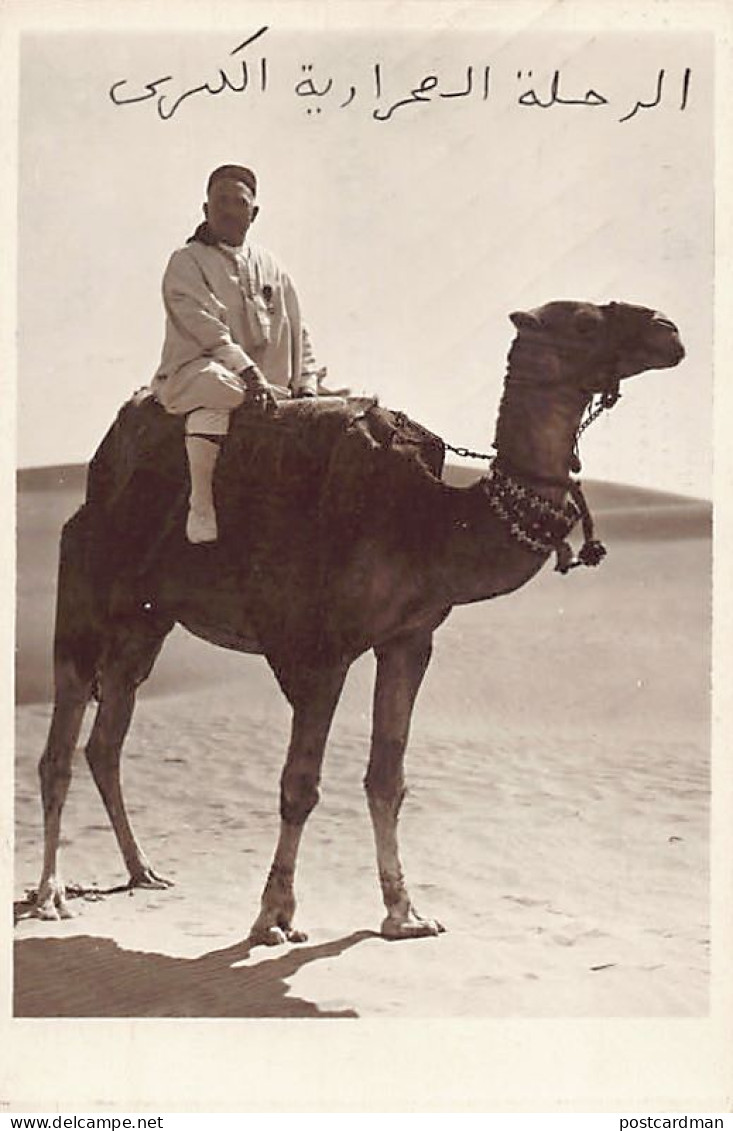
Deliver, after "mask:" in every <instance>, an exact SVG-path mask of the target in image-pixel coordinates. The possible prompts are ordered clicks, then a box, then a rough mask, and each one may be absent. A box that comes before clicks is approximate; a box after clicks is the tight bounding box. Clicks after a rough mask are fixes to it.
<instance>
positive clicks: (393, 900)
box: [364, 632, 443, 939]
mask: <svg viewBox="0 0 733 1131" xmlns="http://www.w3.org/2000/svg"><path fill="white" fill-rule="evenodd" d="M431 650H432V632H430V633H420V634H419V635H417V634H416V635H411V636H409V637H401V638H400V639H399V640H397V641H392V642H390V643H389V644H387V645H385V646H384V647H382V648H379V649H375V652H376V656H377V680H376V687H375V691H374V715H373V728H372V747H371V756H370V759H369V768H368V770H367V774H366V778H365V781H364V785H365V787H366V792H367V799H368V802H369V812H370V814H371V818H372V826H373V829H374V840H375V843H376V848H377V867H378V868H379V880H380V883H381V885H382V895H383V897H384V905H385V907H386V908H387V917H386V918H385V920H384V922H383V923H382V934H383V935H384V936H385V937H386V938H390V939H405V938H419V937H421V936H424V935H437V934H439V933H440V932H441V931H442V930H443V927H442V926H441V925H440V923H437V922H436V921H435V920H433V919H423V918H422V917H421V916H420V915H418V913H417V912H416V910H415V908H414V907H413V905H412V902H411V900H410V897H409V895H408V893H407V888H406V886H405V879H404V876H403V874H402V864H401V861H400V853H399V846H398V841H397V818H398V816H399V811H400V806H401V805H402V800H403V798H404V795H405V779H404V756H405V747H406V745H407V738H408V735H409V732H410V719H411V717H412V708H413V706H414V703H415V697H416V695H417V693H418V690H419V688H420V684H421V683H422V678H423V676H424V674H425V671H426V669H427V666H428V663H429V661H430V654H431Z"/></svg>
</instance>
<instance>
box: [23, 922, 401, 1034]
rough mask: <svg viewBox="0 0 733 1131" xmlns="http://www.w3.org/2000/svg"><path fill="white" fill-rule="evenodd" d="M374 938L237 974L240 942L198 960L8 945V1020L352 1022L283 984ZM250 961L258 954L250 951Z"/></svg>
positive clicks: (244, 945)
mask: <svg viewBox="0 0 733 1131" xmlns="http://www.w3.org/2000/svg"><path fill="white" fill-rule="evenodd" d="M369 938H379V936H378V935H377V934H375V932H373V931H356V932H354V933H353V934H351V935H347V936H345V937H344V938H341V939H334V940H333V941H332V942H328V943H321V944H319V945H317V946H298V947H294V948H293V949H291V950H288V951H287V953H285V954H283V955H282V956H281V957H279V958H266V959H263V960H262V961H258V962H255V963H253V964H252V965H246V966H240V965H238V964H239V963H242V962H245V961H246V960H247V959H248V958H249V957H250V954H251V953H252V950H253V948H252V946H251V944H250V943H249V942H248V941H246V940H245V941H244V942H241V943H236V944H235V945H234V946H230V947H226V948H225V949H224V950H215V951H212V952H211V953H210V954H204V955H202V956H201V957H200V958H193V959H191V958H172V957H170V956H168V955H163V954H152V953H146V952H144V951H130V950H123V949H122V948H121V947H119V946H118V945H117V943H116V942H114V941H113V940H112V939H105V938H95V937H93V936H90V935H81V936H77V937H75V938H64V939H58V938H56V939H22V940H19V941H17V942H16V944H15V992H14V1009H13V1014H14V1016H15V1017H357V1016H358V1014H357V1013H356V1011H355V1010H353V1009H320V1008H319V1007H318V1006H317V1005H315V1004H314V1003H313V1002H310V1001H305V1000H304V999H303V998H298V997H290V996H289V994H288V990H289V985H288V979H289V978H292V977H293V976H294V975H295V974H296V973H297V972H298V971H299V970H300V969H302V967H304V966H307V965H308V964H309V963H311V962H317V961H319V959H325V958H335V957H337V956H338V955H340V954H343V952H344V951H346V950H348V949H350V948H351V947H352V946H356V944H357V943H360V942H363V941H364V939H369ZM258 953H263V951H262V950H260V948H258Z"/></svg>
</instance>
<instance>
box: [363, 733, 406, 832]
mask: <svg viewBox="0 0 733 1131" xmlns="http://www.w3.org/2000/svg"><path fill="white" fill-rule="evenodd" d="M403 753H404V743H401V742H382V743H380V747H379V757H374V756H372V759H371V761H370V763H369V768H368V770H367V772H366V777H365V778H364V789H365V790H366V795H367V799H368V801H369V806H370V808H379V809H386V810H388V811H390V812H393V813H395V814H396V813H399V811H400V807H401V805H402V802H403V800H404V797H405V793H406V788H405V777H404V772H403V768H402V756H403Z"/></svg>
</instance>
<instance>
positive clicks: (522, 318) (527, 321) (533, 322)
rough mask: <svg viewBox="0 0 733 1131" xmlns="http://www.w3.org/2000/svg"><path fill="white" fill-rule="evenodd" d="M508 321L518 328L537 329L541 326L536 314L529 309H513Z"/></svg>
mask: <svg viewBox="0 0 733 1131" xmlns="http://www.w3.org/2000/svg"><path fill="white" fill-rule="evenodd" d="M509 321H510V322H513V323H514V325H515V326H516V327H517V329H518V330H539V329H540V327H541V326H542V323H541V322H540V320H539V318H538V317H537V315H536V314H532V312H531V311H529V310H515V311H514V312H513V314H510V315H509Z"/></svg>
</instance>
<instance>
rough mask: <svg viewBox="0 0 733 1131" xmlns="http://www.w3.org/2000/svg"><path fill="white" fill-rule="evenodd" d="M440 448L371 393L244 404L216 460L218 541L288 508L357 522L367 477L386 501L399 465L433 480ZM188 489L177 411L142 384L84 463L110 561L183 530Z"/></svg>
mask: <svg viewBox="0 0 733 1131" xmlns="http://www.w3.org/2000/svg"><path fill="white" fill-rule="evenodd" d="M444 456H445V447H444V444H443V441H442V440H441V439H440V438H439V437H438V436H436V435H435V434H434V433H432V432H430V431H429V430H428V429H426V428H424V427H423V426H422V425H420V424H418V423H416V422H415V421H413V420H411V419H410V418H409V417H407V416H406V415H405V414H404V413H401V412H395V411H393V410H390V409H386V408H383V407H381V406H380V405H379V404H378V403H377V402H376V401H374V400H372V399H366V398H340V397H323V398H318V399H303V400H293V401H283V402H280V404H279V406H278V410H277V412H276V413H272V414H268V415H261V414H259V413H257V412H255V411H253V410H252V409H248V408H247V407H243V408H242V409H239V410H237V411H236V412H235V413H233V415H232V421H231V427H230V431H229V434H228V436H227V437H226V439H225V441H224V443H223V446H222V452H221V455H220V458H219V461H218V464H217V470H216V478H215V492H216V502H217V514H218V516H219V519H220V530H221V539H220V540H224V541H226V539H227V538H228V537H229V536H230V534H231V537H236V536H237V529H236V524H237V523H239V524H240V527H241V525H242V519H243V518H246V519H247V520H248V521H249V522H251V521H252V520H256V521H257V522H258V523H260V522H267V521H276V518H277V515H278V512H280V513H281V517H282V512H283V509H284V508H287V509H288V511H289V512H290V513H292V514H294V515H297V516H299V518H301V519H302V518H304V517H305V518H307V519H308V520H309V521H313V522H321V521H326V522H329V521H334V522H341V523H345V524H346V526H349V525H351V526H352V527H353V525H354V523H356V522H358V519H359V515H360V513H361V509H362V507H363V506H366V505H367V497H368V496H369V495H370V493H371V491H372V489H373V487H374V484H375V478H376V479H378V481H379V490H380V494H381V496H382V498H383V499H385V500H387V501H388V498H389V487H390V483H391V482H394V481H396V480H399V479H400V478H402V477H403V476H404V475H405V474H407V475H413V474H418V475H427V476H429V477H432V478H436V479H439V478H440V475H441V472H442V468H443V462H444ZM188 493H189V479H188V467H187V461H186V454H185V446H184V421H183V418H182V417H179V416H173V415H171V414H169V413H167V412H166V411H165V410H164V409H163V408H162V406H161V405H160V404H159V403H158V402H157V401H156V399H155V398H154V397H153V395H152V394H151V393H150V391H149V390H142V391H140V392H139V393H136V394H135V395H134V396H133V397H132V398H130V400H128V401H127V402H126V403H125V404H124V405H123V406H122V408H121V409H120V411H119V413H118V415H117V418H116V420H115V421H114V423H113V424H112V426H111V427H110V429H109V431H108V432H107V434H106V436H105V437H104V439H103V441H102V443H101V444H100V446H99V448H98V449H97V451H96V453H95V455H94V457H93V458H92V460H91V463H90V465H89V474H88V478H87V492H86V503H85V509H86V511H87V513H88V515H89V517H90V519H91V520H92V522H93V524H94V526H95V527H96V528H97V530H98V535H99V538H100V539H102V540H103V541H104V543H105V546H106V552H105V554H104V557H105V559H106V561H107V563H108V568H112V569H113V570H118V569H119V570H125V571H126V566H130V565H131V564H132V565H133V566H134V568H135V570H136V571H138V570H140V569H143V568H145V567H146V566H149V565H150V563H151V561H152V559H153V558H154V557H155V550H156V547H157V546H158V545H159V544H160V543H161V542H162V541H166V542H167V541H168V540H169V539H170V538H171V537H173V538H176V539H178V540H181V541H184V540H185V535H184V524H185V514H186V506H187V499H188ZM273 515H274V516H275V518H272V516H273Z"/></svg>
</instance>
